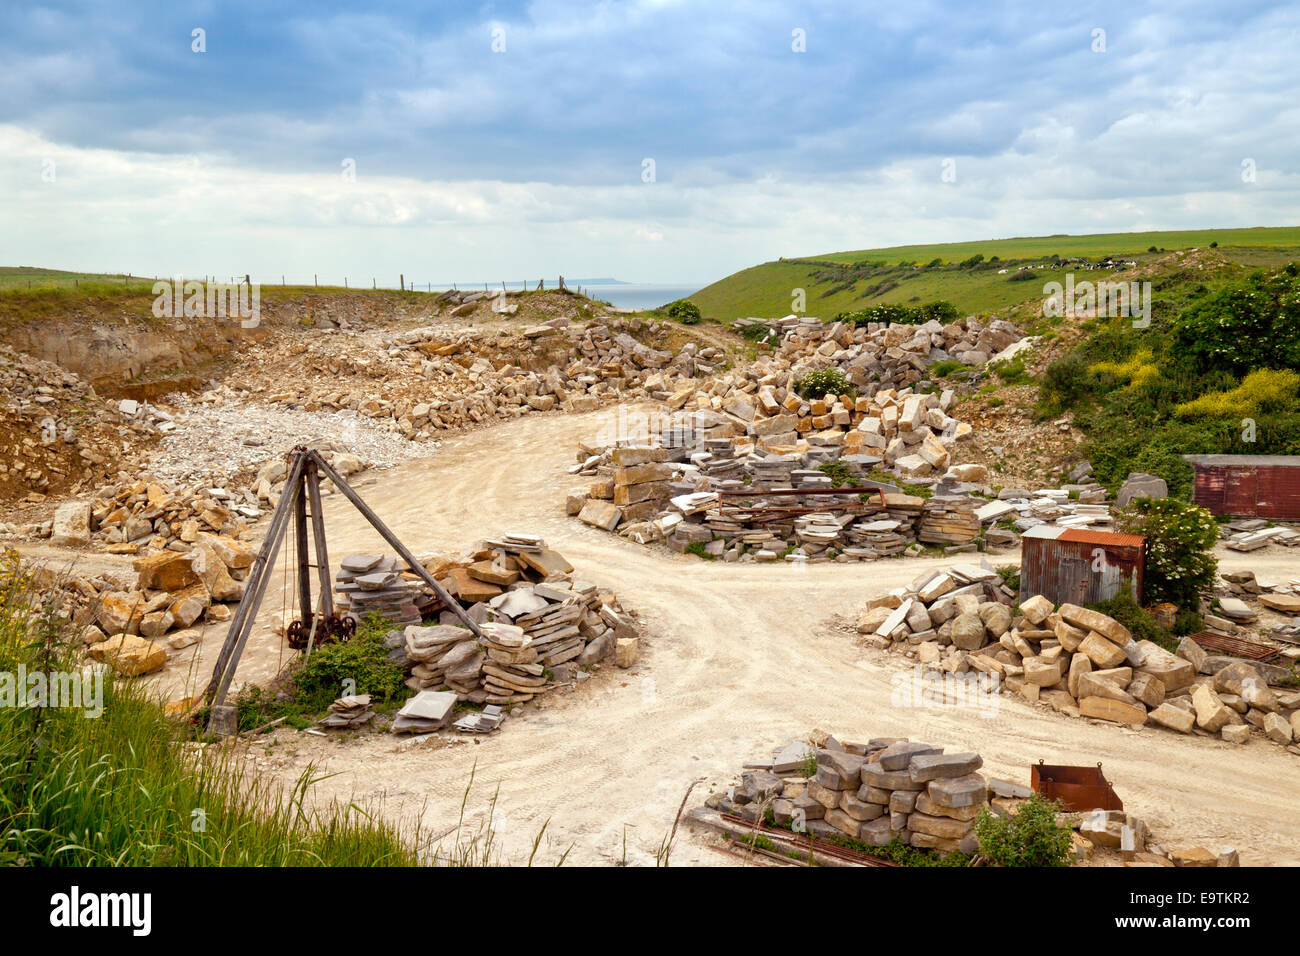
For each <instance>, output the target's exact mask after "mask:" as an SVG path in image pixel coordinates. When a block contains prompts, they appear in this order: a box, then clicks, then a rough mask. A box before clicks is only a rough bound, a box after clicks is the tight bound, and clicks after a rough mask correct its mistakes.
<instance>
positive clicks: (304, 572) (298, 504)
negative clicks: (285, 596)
mask: <svg viewBox="0 0 1300 956" xmlns="http://www.w3.org/2000/svg"><path fill="white" fill-rule="evenodd" d="M308 463H309V464H310V462H308ZM293 536H294V541H295V543H296V544H297V546H298V606H299V608H300V613H301V614H302V619H303V620H304V621H310V620H311V613H312V612H311V607H312V605H311V568H310V565H311V555H310V554H309V553H308V551H307V488H306V482H305V481H299V482H298V486H297V487H296V488H294V489H293ZM284 623H285V626H286V627H287V626H288V624H289V622H288V621H285V622H284Z"/></svg>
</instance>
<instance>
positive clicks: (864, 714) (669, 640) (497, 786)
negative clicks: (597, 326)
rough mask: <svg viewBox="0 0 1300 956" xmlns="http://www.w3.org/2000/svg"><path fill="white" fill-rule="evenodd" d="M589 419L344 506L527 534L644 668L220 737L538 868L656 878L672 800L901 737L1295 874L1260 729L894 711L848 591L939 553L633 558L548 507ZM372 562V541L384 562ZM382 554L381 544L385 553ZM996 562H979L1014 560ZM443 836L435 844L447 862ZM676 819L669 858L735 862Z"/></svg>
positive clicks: (261, 658) (453, 543)
mask: <svg viewBox="0 0 1300 956" xmlns="http://www.w3.org/2000/svg"><path fill="white" fill-rule="evenodd" d="M610 414H611V413H610V412H609V411H603V412H594V413H590V414H585V415H546V416H530V417H527V418H524V419H520V420H517V421H513V422H509V423H506V424H501V425H497V426H494V427H491V428H487V429H483V430H480V431H476V432H474V433H473V434H471V435H466V436H463V437H461V438H454V439H450V440H448V441H446V442H444V443H443V445H442V447H441V448H440V449H438V450H437V451H434V452H432V453H431V456H430V457H428V458H425V459H421V460H417V461H411V462H406V463H404V464H401V465H398V466H396V467H393V468H391V469H389V470H385V471H376V472H370V473H368V474H367V475H366V476H365V477H364V479H363V480H362V481H360V482H358V490H359V491H360V493H361V494H362V496H363V497H364V498H365V499H366V500H367V501H368V502H369V503H370V504H371V505H372V507H374V508H375V509H376V511H378V513H379V514H380V516H381V517H382V518H383V519H384V520H385V521H386V522H387V523H388V524H389V526H390V527H391V528H392V529H393V530H394V531H395V532H396V533H397V534H398V535H399V536H400V537H401V538H402V540H403V541H404V542H405V543H406V544H407V545H408V546H409V547H410V548H411V549H412V550H413V551H416V552H422V551H435V550H460V549H462V548H464V547H466V546H468V545H470V544H472V543H473V542H475V541H477V540H479V539H481V538H484V537H490V536H493V535H497V534H502V533H505V532H509V531H523V532H531V533H534V534H539V535H542V536H543V537H545V538H546V540H547V542H548V543H549V544H550V545H551V546H552V547H553V548H555V549H557V550H559V551H560V552H561V553H562V554H563V555H564V556H565V557H566V558H568V559H569V561H570V562H571V563H572V564H573V565H574V567H575V568H576V571H577V574H578V576H580V577H582V578H584V579H586V580H590V581H592V582H594V583H596V584H598V585H601V586H602V587H606V588H609V589H612V590H613V591H614V592H616V593H617V595H618V597H619V599H620V601H621V602H622V604H623V605H624V607H626V608H628V609H631V610H632V611H633V612H635V614H636V615H637V616H638V617H639V618H640V620H641V622H642V640H641V658H640V662H639V663H638V665H637V666H636V667H634V668H632V669H630V670H618V669H617V668H614V667H613V666H612V665H608V664H607V665H605V666H603V667H602V668H601V669H600V671H599V672H598V673H597V674H596V675H595V676H593V677H592V679H591V680H589V681H587V682H585V683H583V684H581V685H577V686H576V687H575V688H574V689H572V690H571V691H565V690H560V691H557V692H555V693H552V694H550V695H547V696H546V697H544V698H542V699H541V706H540V707H538V706H535V705H534V704H529V705H525V706H524V708H523V712H522V714H521V715H519V716H515V717H512V718H511V719H510V720H509V721H508V722H507V723H506V724H505V726H504V727H503V728H502V730H500V731H499V732H497V733H496V734H494V735H492V736H490V737H486V738H481V739H473V738H464V737H454V738H449V737H446V736H440V735H435V736H431V737H428V738H424V739H410V738H402V737H397V736H394V735H391V734H378V733H357V734H353V733H348V734H343V735H340V736H335V737H319V736H314V735H311V734H304V733H301V732H299V731H296V730H291V729H286V728H281V729H278V730H276V731H274V732H272V733H270V734H266V735H264V736H262V737H259V738H257V739H256V740H255V741H253V742H251V743H243V744H240V745H239V746H241V747H244V748H246V754H247V759H249V760H250V761H252V762H254V763H256V764H257V765H258V766H260V767H262V768H264V769H266V770H268V771H270V772H272V773H274V774H277V775H278V776H279V777H281V778H282V779H283V780H284V781H285V782H286V784H288V783H292V781H293V780H294V779H296V778H297V776H298V775H299V774H300V773H301V772H302V771H303V770H304V768H306V767H307V766H309V765H312V764H314V765H315V770H316V772H317V773H318V774H321V775H323V774H331V776H329V777H328V778H326V779H324V780H322V781H321V782H320V783H318V784H317V785H316V788H315V791H314V792H315V795H316V798H317V799H318V800H325V801H328V800H331V799H338V800H339V801H343V802H348V801H355V802H357V803H358V804H360V805H362V806H367V807H370V808H374V809H378V810H379V811H380V812H381V813H382V814H383V815H385V816H386V817H388V818H390V819H393V820H394V821H403V822H406V823H410V822H413V821H416V820H418V821H419V822H420V823H421V824H422V825H423V827H424V828H425V830H426V832H427V833H429V834H433V835H435V836H436V835H439V834H446V833H447V831H449V830H450V829H451V828H453V827H455V825H456V822H457V819H458V817H459V815H460V812H461V805H462V800H463V799H465V794H466V788H467V785H468V784H469V782H470V778H471V774H472V775H473V778H474V783H473V788H472V790H471V792H470V794H469V797H468V799H467V800H466V802H465V821H466V824H467V827H468V830H469V831H470V832H472V831H473V830H474V829H475V828H476V827H477V826H478V825H479V822H480V821H481V820H482V819H483V818H484V817H485V815H486V813H487V811H488V808H489V806H490V804H491V801H492V799H493V797H494V794H495V797H496V802H495V814H494V821H495V826H494V829H495V831H496V833H495V839H496V841H497V843H498V846H499V848H500V850H501V853H502V859H503V860H505V861H506V862H523V861H524V860H526V859H527V857H528V854H529V852H530V851H531V849H532V845H533V841H534V838H535V837H536V836H537V834H538V833H539V831H541V829H542V827H543V825H545V833H544V836H543V839H542V842H541V848H540V850H539V851H538V854H537V857H536V862H538V863H542V864H549V863H553V862H555V861H556V860H557V859H558V858H559V857H560V856H561V854H563V853H564V852H565V851H566V850H567V851H568V857H567V862H569V863H577V864H605V865H609V864H617V863H619V862H621V861H623V860H626V862H627V863H628V864H630V865H641V864H653V863H654V860H655V850H656V848H658V847H659V845H660V844H661V842H662V841H663V839H664V837H665V836H666V834H667V833H668V831H669V830H670V829H671V827H672V825H673V819H674V816H675V815H676V813H677V810H678V807H679V805H680V804H681V803H682V799H683V796H684V795H685V793H686V790H687V788H688V787H689V786H691V784H692V783H693V782H695V781H700V783H699V784H698V786H697V787H696V789H695V792H694V793H693V794H692V796H691V800H690V804H691V805H694V804H696V803H698V802H699V801H700V800H702V799H703V797H704V796H705V795H706V794H707V793H709V792H711V791H713V790H716V789H720V788H724V787H725V786H727V785H728V784H729V783H731V782H738V781H739V772H740V768H741V766H742V764H744V763H745V762H746V761H748V760H750V759H751V758H756V757H761V756H764V755H767V754H769V753H770V752H771V750H772V749H773V748H775V747H778V746H780V745H783V744H785V743H788V742H790V741H791V740H794V739H799V738H804V737H806V736H807V734H808V733H809V732H810V731H811V730H812V729H813V728H820V729H821V730H824V731H827V732H830V733H833V734H835V735H837V736H839V737H841V738H842V739H850V740H852V739H859V740H860V739H865V738H868V737H877V736H905V737H911V738H913V739H923V740H926V741H929V742H932V743H936V744H940V745H943V746H946V747H948V748H950V749H955V750H958V751H977V752H979V753H980V754H982V755H983V757H984V771H985V772H986V773H988V774H990V775H993V776H1000V777H1004V778H1008V779H1012V780H1016V781H1018V782H1021V783H1024V784H1026V785H1027V784H1028V782H1029V766H1030V764H1031V763H1033V762H1035V761H1038V760H1040V759H1042V760H1046V761H1047V762H1048V763H1063V764H1095V763H1097V762H1098V761H1100V762H1101V763H1102V764H1103V765H1104V770H1105V773H1106V775H1107V777H1108V778H1109V779H1110V780H1111V782H1112V783H1113V784H1114V786H1115V789H1116V790H1117V792H1118V793H1119V794H1120V796H1121V798H1122V799H1123V800H1124V804H1125V808H1126V809H1127V810H1129V811H1130V812H1132V813H1135V814H1137V815H1138V816H1140V817H1142V818H1143V819H1144V820H1146V822H1147V823H1148V825H1149V826H1150V827H1151V829H1152V831H1153V833H1154V835H1155V838H1156V839H1158V840H1159V841H1160V842H1161V843H1162V844H1163V845H1164V846H1165V847H1166V849H1176V848H1180V847H1187V846H1193V845H1201V846H1205V847H1206V848H1208V849H1210V850H1212V851H1215V852H1217V851H1218V850H1219V849H1221V848H1224V847H1228V846H1233V847H1236V848H1237V849H1238V850H1239V851H1240V854H1241V859H1242V862H1243V864H1245V865H1297V864H1300V815H1297V814H1296V813H1295V799H1296V794H1297V792H1300V759H1298V758H1296V757H1295V756H1294V755H1292V754H1290V753H1287V752H1286V751H1285V750H1283V749H1282V748H1280V747H1278V746H1276V745H1275V744H1272V743H1270V742H1267V741H1264V740H1262V739H1260V738H1258V737H1255V738H1253V739H1251V740H1250V741H1249V742H1248V743H1246V744H1244V745H1240V746H1233V745H1229V744H1227V743H1224V742H1221V741H1219V740H1217V739H1205V738H1200V737H1195V736H1188V737H1184V736H1181V735H1177V734H1174V733H1172V732H1169V731H1165V730H1162V729H1159V728H1154V727H1153V728H1143V729H1140V730H1132V729H1126V728H1121V727H1119V726H1116V725H1113V724H1102V723H1100V722H1094V721H1089V720H1081V719H1070V718H1067V717H1063V716H1061V715H1058V714H1056V713H1054V712H1051V711H1048V710H1046V709H1041V708H1037V707H1035V706H1033V705H1031V704H1028V703H1026V702H1024V701H1022V700H1020V699H1019V698H1015V697H1012V696H1009V695H1007V696H1002V697H1000V698H998V699H997V706H996V707H995V708H991V709H989V710H985V711H980V710H974V709H969V708H967V709H956V708H946V709H945V708H938V707H933V706H929V707H925V706H900V705H899V704H898V703H897V702H896V701H895V700H894V698H895V697H896V696H897V695H896V693H895V690H896V686H897V681H898V679H899V678H900V677H901V676H902V675H903V674H907V673H910V668H911V662H910V661H909V660H908V659H906V658H905V657H903V656H902V655H899V654H887V653H884V652H880V651H876V650H874V649H869V648H866V647H864V646H862V645H861V644H860V643H859V639H858V636H857V635H856V633H854V632H852V631H851V630H850V629H846V627H845V625H846V624H847V623H850V622H851V621H852V620H853V618H854V617H855V616H856V614H857V612H858V611H859V610H860V609H861V607H862V604H863V602H864V601H865V599H866V598H868V597H869V596H871V595H874V594H877V593H879V592H882V591H885V590H888V589H890V588H893V587H897V586H900V585H906V584H909V583H910V582H911V581H912V580H913V579H914V578H915V577H916V576H917V575H918V574H919V573H920V572H921V571H922V570H924V569H926V568H930V567H943V566H947V565H948V564H951V563H953V559H945V558H920V559H895V560H885V561H879V562H875V563H865V564H845V565H838V564H824V565H813V566H807V567H804V568H802V569H796V568H795V567H793V566H791V565H787V564H777V565H763V566H756V565H740V564H726V563H723V562H712V563H706V562H703V561H701V560H699V559H698V558H695V557H692V556H677V555H672V554H668V553H666V552H664V551H663V550H661V549H647V548H645V547H641V546H638V545H635V544H632V543H630V542H628V541H626V540H624V539H622V538H619V537H617V536H615V535H611V534H608V533H605V532H601V531H597V530H595V529H592V528H589V527H587V526H585V525H582V524H579V523H578V522H577V521H576V520H574V519H572V518H567V517H566V516H565V514H564V494H565V490H566V489H569V488H572V489H574V490H577V489H578V488H580V487H582V486H583V485H585V484H586V483H587V481H588V480H584V479H575V478H571V477H570V476H569V475H568V474H567V469H568V467H569V466H570V465H571V464H572V463H573V461H574V453H575V450H576V443H577V442H578V441H579V440H581V439H590V438H591V437H592V436H593V435H595V434H597V433H598V432H599V431H600V429H601V426H602V423H603V422H605V421H607V420H608V419H607V418H606V417H605V416H609V415H610ZM325 521H326V527H327V529H328V531H329V545H330V553H331V558H332V560H334V561H337V560H338V559H339V558H341V557H342V556H344V555H346V554H348V553H350V552H353V551H366V550H378V549H380V548H384V547H385V546H384V545H383V544H382V541H381V539H380V538H379V537H378V536H377V535H375V534H374V533H373V532H372V531H371V530H370V529H369V527H368V526H367V525H366V524H365V522H364V519H363V518H362V517H361V516H360V515H359V514H358V513H357V512H356V511H355V510H353V509H352V507H351V506H350V505H349V504H348V503H347V502H346V501H345V500H343V499H342V498H341V497H339V496H337V495H336V496H333V497H331V498H328V499H327V500H326V504H325ZM385 549H386V548H385ZM386 550H387V549H386ZM1220 558H1221V563H1222V567H1223V568H1224V569H1225V570H1227V569H1233V568H1241V569H1245V568H1249V569H1251V570H1254V571H1255V572H1256V573H1257V574H1258V575H1260V576H1261V577H1264V578H1273V579H1286V578H1290V577H1296V576H1300V555H1297V554H1296V553H1295V552H1294V551H1292V552H1290V553H1287V551H1286V550H1285V549H1277V548H1274V549H1270V550H1269V552H1267V553H1259V552H1257V553H1255V554H1251V555H1241V554H1236V553H1234V552H1223V553H1221V555H1220ZM1016 559H1017V558H1016V555H1015V554H1014V553H1011V552H1007V553H1005V556H1003V557H993V556H991V557H990V561H991V562H992V563H993V564H995V565H996V564H1000V563H1012V562H1014V561H1015V560H1016ZM285 581H287V576H286V575H284V574H283V573H281V572H280V571H279V570H278V571H277V574H276V576H275V578H274V579H273V585H272V591H271V592H270V593H268V595H267V598H266V600H265V602H264V605H263V609H262V613H261V615H260V617H259V627H258V628H257V630H255V632H254V634H253V636H252V638H251V640H250V642H249V646H248V649H247V651H246V652H245V655H244V658H243V662H242V664H241V667H240V670H239V674H238V677H237V683H242V682H244V681H258V682H260V681H265V680H267V679H268V678H270V677H271V676H273V675H274V674H275V672H276V670H277V669H278V667H279V666H280V664H281V663H282V661H283V659H284V658H283V654H282V651H281V649H280V641H279V640H278V639H277V638H276V637H275V636H274V634H273V633H272V631H271V623H272V622H271V617H272V615H275V614H278V613H280V612H281V610H282V605H283V600H284V599H283V594H282V592H280V591H279V590H278V589H280V588H281V586H282V584H283V582H285ZM219 641H220V636H219V635H217V634H215V633H214V634H212V635H209V636H207V637H206V638H205V640H204V641H203V643H202V644H201V645H200V646H199V647H198V648H197V649H196V653H195V654H194V656H193V658H192V659H191V663H190V667H189V671H188V673H187V672H186V664H185V662H183V661H173V663H172V664H171V665H169V667H168V668H167V672H166V677H165V683H164V684H163V685H161V686H160V689H162V690H164V691H165V692H166V693H167V694H168V696H171V697H176V696H180V691H181V690H182V684H184V683H186V682H188V683H190V684H191V685H192V686H199V687H201V686H202V685H203V684H204V683H205V682H206V680H207V677H208V674H209V673H210V670H211V661H212V659H213V658H214V657H215V654H216V651H217V649H218V646H219ZM453 839H454V835H448V836H446V837H445V838H444V841H443V842H444V846H445V847H448V848H449V847H450V844H451V842H452V840H453ZM711 843H712V840H711V839H709V838H705V837H704V836H702V835H700V834H691V833H690V832H688V828H687V827H686V825H685V824H683V826H682V829H681V830H680V831H679V833H678V836H677V841H676V843H675V845H674V849H673V852H672V855H671V862H672V864H673V865H687V864H699V865H709V864H735V863H736V862H737V861H736V859H735V857H733V856H729V855H724V854H722V853H719V852H717V851H716V850H715V849H713V848H712V846H711Z"/></svg>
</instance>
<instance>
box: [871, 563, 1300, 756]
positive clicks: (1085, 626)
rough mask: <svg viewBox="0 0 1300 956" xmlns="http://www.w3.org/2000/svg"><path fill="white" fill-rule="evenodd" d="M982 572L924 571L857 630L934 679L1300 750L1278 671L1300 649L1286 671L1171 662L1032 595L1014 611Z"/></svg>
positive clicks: (1080, 712)
mask: <svg viewBox="0 0 1300 956" xmlns="http://www.w3.org/2000/svg"><path fill="white" fill-rule="evenodd" d="M1010 601H1011V595H1010V592H1009V591H1008V590H1007V589H1006V588H1005V587H1004V586H1002V585H1001V584H1000V582H999V581H998V580H997V575H996V574H995V573H994V572H991V571H988V570H987V569H981V568H977V567H974V566H969V565H958V566H956V567H954V568H951V569H949V570H947V571H933V572H926V573H924V574H922V575H921V576H920V577H918V578H917V579H916V581H914V582H913V584H912V586H911V587H908V588H898V589H895V590H894V591H891V592H889V593H887V594H884V595H881V596H879V597H877V598H874V599H872V600H871V601H870V602H868V606H867V610H866V613H865V614H864V615H863V616H862V617H861V619H860V620H859V622H858V631H859V632H860V633H862V634H865V635H867V639H868V641H869V643H872V644H874V645H875V646H877V647H882V648H899V649H903V650H905V651H906V652H907V653H908V654H909V656H914V657H915V659H916V660H917V662H918V663H919V664H920V665H921V666H922V667H924V668H929V669H931V670H933V671H935V672H936V674H937V675H942V674H969V673H972V672H979V673H981V674H984V675H988V678H989V680H990V684H991V686H992V687H993V688H996V689H1000V690H1002V691H1010V692H1012V693H1017V694H1020V695H1021V696H1023V697H1024V698H1025V699H1027V700H1029V701H1034V702H1041V703H1044V704H1046V705H1048V706H1051V707H1052V708H1053V709H1055V710H1056V711H1058V712H1060V713H1063V714H1066V715H1069V716H1073V717H1092V718H1097V719H1101V720H1107V721H1112V722H1115V723H1122V724H1126V725H1129V726H1133V727H1140V726H1142V725H1144V724H1146V723H1148V722H1150V723H1152V724H1156V725H1159V726H1161V727H1165V728H1168V729H1170V730H1175V731H1178V732H1180V733H1185V734H1186V733H1195V734H1198V735H1203V736H1204V735H1214V736H1218V737H1221V738H1222V739H1224V740H1226V741H1229V742H1231V743H1243V742H1244V741H1245V740H1247V739H1248V738H1249V737H1250V736H1251V734H1252V731H1253V730H1258V731H1260V732H1261V733H1262V734H1264V735H1265V736H1267V737H1268V738H1269V739H1270V740H1273V741H1275V742H1277V743H1279V744H1282V745H1284V746H1287V747H1288V748H1289V749H1290V750H1291V751H1292V752H1294V753H1297V754H1300V746H1296V745H1295V744H1294V743H1293V740H1294V739H1295V737H1296V736H1297V733H1298V732H1300V692H1297V691H1295V690H1294V689H1292V687H1291V685H1292V684H1293V683H1294V679H1295V675H1294V671H1293V670H1292V668H1291V667H1290V666H1284V665H1286V663H1287V662H1288V661H1293V660H1294V659H1295V658H1296V657H1297V656H1300V649H1296V648H1279V653H1281V654H1282V658H1281V659H1282V661H1283V663H1282V664H1268V663H1260V662H1257V661H1251V660H1244V659H1241V658H1235V657H1230V656H1220V655H1211V654H1207V653H1206V652H1205V651H1204V650H1203V649H1202V648H1201V647H1200V646H1199V645H1198V644H1196V642H1195V640H1194V639H1193V638H1183V640H1182V642H1181V643H1180V645H1179V647H1178V652H1177V654H1174V653H1171V652H1170V651H1168V650H1166V649H1165V648H1162V647H1160V646H1159V645H1157V644H1155V643H1153V642H1151V641H1147V640H1142V641H1135V640H1134V639H1133V635H1132V634H1131V633H1130V632H1129V630H1128V629H1127V628H1126V627H1124V625H1122V624H1120V623H1119V622H1118V621H1116V620H1114V619H1113V618H1111V617H1108V616H1107V615H1105V614H1102V613H1100V612H1098V611H1094V610H1091V609H1088V608H1083V607H1079V606H1077V605H1073V604H1062V605H1061V606H1060V607H1059V608H1058V607H1054V606H1053V604H1052V602H1051V601H1049V600H1047V599H1046V598H1044V597H1042V596H1041V595H1035V596H1033V597H1031V598H1029V599H1028V600H1026V601H1024V602H1022V603H1021V604H1020V605H1019V606H1018V607H1014V608H1013V607H1012V606H1011V604H1010Z"/></svg>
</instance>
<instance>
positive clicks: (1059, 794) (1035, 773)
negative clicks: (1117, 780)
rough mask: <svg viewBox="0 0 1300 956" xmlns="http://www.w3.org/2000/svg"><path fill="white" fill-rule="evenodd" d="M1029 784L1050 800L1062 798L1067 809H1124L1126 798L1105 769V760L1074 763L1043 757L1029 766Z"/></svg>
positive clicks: (1062, 803)
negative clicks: (1046, 760) (1089, 764)
mask: <svg viewBox="0 0 1300 956" xmlns="http://www.w3.org/2000/svg"><path fill="white" fill-rule="evenodd" d="M1029 786H1030V787H1031V788H1032V789H1033V791H1034V792H1035V793H1040V794H1042V795H1043V796H1044V797H1046V798H1048V799H1049V800H1059V801H1061V806H1062V807H1063V808H1065V809H1066V810H1073V811H1075V812H1080V813H1083V812H1087V811H1088V810H1123V809H1124V801H1123V800H1121V799H1120V798H1119V794H1117V793H1116V792H1115V788H1114V787H1112V786H1111V785H1110V781H1109V780H1107V779H1106V775H1105V774H1104V773H1102V772H1101V764H1097V766H1095V767H1071V766H1068V765H1064V764H1047V763H1043V761H1041V760H1040V761H1038V763H1036V764H1034V765H1033V766H1032V767H1030V768H1029Z"/></svg>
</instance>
